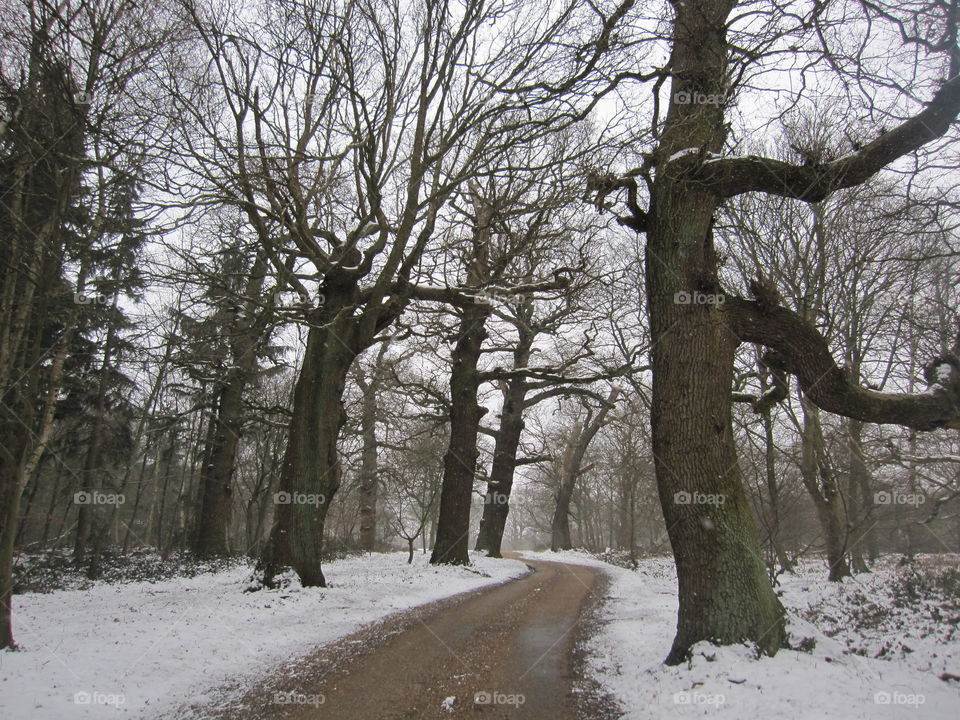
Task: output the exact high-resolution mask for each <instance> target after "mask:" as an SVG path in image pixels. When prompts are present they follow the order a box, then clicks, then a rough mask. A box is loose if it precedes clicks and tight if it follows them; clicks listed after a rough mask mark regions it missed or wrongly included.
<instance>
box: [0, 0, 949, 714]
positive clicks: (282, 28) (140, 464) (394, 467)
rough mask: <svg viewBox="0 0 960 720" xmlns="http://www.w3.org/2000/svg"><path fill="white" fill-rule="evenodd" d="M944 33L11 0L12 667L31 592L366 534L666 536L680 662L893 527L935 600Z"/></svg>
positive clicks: (442, 563) (5, 368)
mask: <svg viewBox="0 0 960 720" xmlns="http://www.w3.org/2000/svg"><path fill="white" fill-rule="evenodd" d="M958 26H960V2H957V0H906V1H905V2H886V1H885V0H876V1H874V0H809V1H804V2H787V1H781V0H747V1H746V2H734V1H733V0H702V1H698V2H693V1H691V0H661V1H660V2H643V1H642V0H555V1H553V2H544V1H541V0H455V1H451V0H404V1H402V2H401V1H400V0H156V1H155V2H149V3H147V2H142V0H8V1H7V2H5V3H4V4H3V5H2V6H0V648H5V649H7V650H8V651H9V652H7V653H0V671H2V670H3V669H4V663H3V661H2V658H9V657H13V655H14V654H19V653H17V652H16V651H18V650H20V651H23V653H24V654H29V649H30V638H31V636H32V634H33V632H34V629H33V623H32V622H30V621H28V622H25V624H24V625H23V630H22V631H21V629H20V624H19V604H20V601H21V597H22V598H23V599H24V602H27V603H29V601H30V598H31V597H32V594H34V593H44V594H47V593H53V594H54V595H56V593H58V592H67V591H70V592H73V591H76V589H77V588H91V587H100V586H105V585H110V584H111V583H125V582H136V581H150V582H153V581H154V580H159V581H165V580H167V579H169V578H171V577H173V578H175V577H177V576H179V574H180V573H184V572H186V573H188V574H197V573H199V574H201V575H202V574H204V573H211V572H212V573H217V572H221V571H224V568H235V567H237V566H238V564H239V565H240V566H242V568H243V572H244V573H245V580H244V582H243V583H241V584H239V585H237V586H236V587H235V588H234V591H233V592H234V593H235V594H237V595H242V594H244V593H243V591H246V596H249V597H257V596H260V597H267V596H269V597H281V596H280V595H277V594H276V593H283V592H287V591H289V588H290V587H291V583H293V584H294V585H295V586H296V588H298V589H299V591H302V592H309V591H310V589H311V588H320V589H324V590H330V591H335V590H336V588H337V587H338V582H339V579H338V573H337V568H338V567H340V566H339V565H338V563H347V565H344V566H343V567H345V568H347V567H353V566H352V565H349V563H353V562H356V563H362V562H363V558H368V561H369V562H371V563H379V562H385V561H383V560H381V559H377V558H380V557H381V556H383V557H389V558H391V561H390V562H391V563H393V564H395V565H399V566H402V565H404V564H406V565H409V566H411V567H418V568H420V569H419V570H416V572H430V570H429V568H431V567H435V568H447V567H448V566H449V567H452V569H450V570H446V569H444V570H438V571H437V572H461V573H462V572H468V571H469V569H470V568H471V567H474V566H476V567H475V568H474V571H475V572H481V573H482V572H487V570H484V568H489V567H496V566H497V565H496V563H493V562H492V561H488V560H486V558H493V559H496V562H497V563H501V565H499V567H501V568H507V567H512V566H510V565H508V564H507V563H510V562H516V561H517V560H518V558H521V555H522V557H536V555H533V553H537V554H542V555H543V558H544V560H547V561H550V557H552V556H553V555H554V554H557V555H556V556H557V557H560V558H567V560H568V561H569V558H571V557H580V556H582V557H584V558H599V559H600V560H601V561H606V562H607V564H612V565H614V566H616V567H619V568H621V570H620V571H626V572H632V573H638V572H640V573H642V572H644V568H645V567H656V568H661V569H659V570H657V572H661V570H662V568H668V569H666V570H662V571H663V572H667V573H675V575H670V577H671V578H675V580H671V581H670V584H669V586H670V588H671V589H670V590H669V592H671V593H673V594H674V595H675V596H676V606H675V607H671V609H670V610H669V612H670V614H671V619H670V623H671V628H670V629H669V630H670V634H671V640H670V642H669V643H668V645H667V646H665V647H662V648H657V649H656V652H657V654H658V663H665V665H666V667H673V666H679V667H681V668H682V667H684V666H685V664H689V663H691V662H692V660H691V658H694V657H696V656H697V652H698V648H702V647H703V643H709V644H711V645H712V646H716V647H718V648H725V647H728V646H740V645H741V644H743V643H747V644H749V646H750V647H752V648H754V650H755V653H756V657H757V658H758V662H762V660H759V658H764V657H767V658H771V657H772V656H775V655H778V653H784V652H794V651H798V650H802V649H803V648H801V647H800V646H801V645H803V643H802V642H801V643H799V645H798V641H797V637H796V632H795V631H794V629H793V625H792V622H791V620H790V618H791V613H794V608H793V606H792V605H790V604H789V602H788V600H789V598H788V599H787V600H784V599H783V598H782V596H783V594H784V590H783V588H784V587H787V586H786V585H783V583H785V582H786V583H789V582H790V581H789V578H790V577H791V576H793V577H796V576H797V575H796V573H798V572H801V571H802V572H804V573H807V575H806V576H805V577H809V578H815V579H816V580H817V581H818V582H819V581H820V580H823V581H825V583H824V585H823V587H824V588H827V590H824V592H833V591H832V590H829V588H833V587H839V588H842V587H850V585H851V583H862V582H866V583H869V582H870V580H868V578H871V577H874V578H876V577H880V572H881V570H883V571H884V572H886V570H884V568H889V567H893V565H892V564H891V563H893V560H892V559H896V560H898V561H899V563H900V565H899V566H898V567H909V568H914V567H917V566H918V565H916V563H920V565H922V564H923V563H932V564H933V566H935V567H936V568H939V569H938V570H937V571H936V572H938V573H939V575H936V577H937V578H938V580H937V583H939V584H940V586H942V587H945V588H947V589H948V590H949V592H947V594H946V595H945V596H944V598H941V600H940V601H939V602H940V608H941V610H942V617H939V619H938V620H937V623H938V624H939V626H942V627H952V629H953V630H952V631H951V632H954V631H956V628H957V618H958V617H960V614H957V613H958V612H960V569H958V560H960V555H958V553H960V282H958V278H960V242H958V239H960V234H958V220H960V193H958V190H960V173H958V168H960V144H958V142H957V141H958V133H957V129H958V124H957V117H958V114H960V44H958ZM544 551H554V553H553V554H551V553H546V552H544ZM564 551H577V552H578V553H579V555H576V554H574V555H571V554H569V553H567V554H563V552H564ZM518 553H520V555H518ZM558 553H559V554H558ZM501 558H505V559H501ZM510 558H512V559H513V560H510ZM891 558H892V559H891ZM521 559H522V558H521ZM557 562H564V561H562V560H558V561H557ZM585 562H586V560H585ZM590 562H594V560H591V561H590ZM661 562H662V563H666V564H665V565H663V566H662V567H661V565H659V564H657V563H661ZM645 563H647V564H648V565H645ZM650 563H654V564H653V565H650ZM885 563H887V564H885ZM358 567H359V566H358ZM371 567H372V566H371ZM377 567H379V566H377ZM518 567H519V566H518ZM528 567H529V568H537V569H536V572H540V568H539V566H536V563H535V562H531V563H528ZM464 568H466V570H464ZM620 571H618V572H620ZM390 572H393V571H392V570H391V571H390ZM397 572H401V570H398V571H397ZM403 572H406V571H403ZM411 572H413V570H411ZM489 572H494V571H492V570H491V571H489ZM504 572H505V571H504ZM518 572H519V571H518ZM536 572H535V573H534V574H536ZM570 572H574V571H572V570H571V571H570ZM578 572H579V571H578ZM597 572H599V573H602V572H605V571H600V570H598V571H597ZM651 572H652V571H651ZM911 572H912V570H911ZM344 573H346V570H345V571H344ZM340 577H344V578H346V574H344V575H343V576H340ZM364 577H366V576H364ZM412 577H414V576H412ZM415 577H416V578H419V579H417V580H414V581H411V582H424V583H428V584H429V583H430V582H431V581H430V580H429V577H431V576H429V575H426V576H420V575H416V576H415ZM438 577H440V576H438ZM444 577H445V576H444ZM458 577H460V576H458ZM463 577H466V575H463ZM542 577H543V576H542ZM923 577H927V576H923ZM930 577H933V576H930ZM424 578H426V579H424ZM368 581H369V583H371V584H373V585H375V584H376V582H377V577H376V573H373V574H372V575H371V576H370V577H369V578H368V580H365V581H364V583H366V582H368ZM590 582H592V580H591V581H590ZM588 584H589V583H588ZM591 587H592V586H591ZM598 587H599V586H598ZM370 590H371V592H374V593H376V592H377V590H376V588H375V587H371V588H370ZM396 591H397V590H396V588H395V587H394V586H388V585H386V584H385V585H384V586H383V592H384V593H387V594H390V593H394V592H396ZM597 592H599V591H597ZM664 592H667V591H666V590H665V591H664ZM271 593H274V594H273V595H271ZM543 594H544V595H546V594H547V591H546V590H545V591H544V593H543ZM557 594H558V593H555V595H557ZM601 594H602V593H601ZM311 597H312V596H311ZM316 597H318V598H319V597H323V596H322V595H317V596H316ZM71 602H76V601H75V600H74V601H71ZM398 602H399V599H398ZM931 602H932V601H931ZM881 604H882V603H881ZM385 612H386V611H385ZM385 612H384V613H382V614H385ZM584 612H585V611H584ZM316 613H317V614H316V618H317V620H316V622H317V623H318V624H321V625H322V624H323V618H324V613H325V610H324V609H323V607H322V606H318V608H317V609H316ZM951 613H952V614H951ZM504 614H505V615H506V614H507V613H506V611H504ZM377 617H379V615H378V616H377ZM28 618H29V619H30V620H31V621H32V620H33V619H34V616H33V615H28ZM371 619H373V616H371ZM673 623H675V626H673ZM950 637H951V638H953V636H952V635H951V636H950ZM957 637H960V635H958V636H957ZM952 641H953V642H954V643H956V642H957V641H956V640H955V639H954V640H952ZM952 652H953V653H954V654H953V655H950V657H951V658H953V659H952V661H951V662H953V666H952V668H953V672H950V670H951V668H950V667H947V668H943V670H944V672H943V674H944V675H946V676H947V677H943V676H941V677H940V680H941V681H942V682H941V684H944V686H945V687H950V688H952V689H951V690H950V692H952V693H953V698H954V700H953V702H954V709H955V708H956V707H957V705H956V703H957V701H960V697H957V695H956V693H957V691H958V689H960V684H958V683H960V649H957V650H953V651H952ZM10 662H13V661H10ZM71 663H72V661H68V662H67V664H71ZM664 672H666V671H664ZM730 682H732V683H736V680H731V681H730ZM497 687H498V688H499V689H500V690H502V691H503V692H504V693H509V692H510V688H509V687H506V686H497ZM2 692H3V693H4V694H5V693H6V692H7V691H6V690H4V691H2ZM118 692H119V691H118ZM451 692H452V691H451ZM471 692H472V691H471ZM530 692H532V691H530ZM501 696H502V697H511V696H510V695H509V694H508V695H503V693H501ZM528 696H529V697H532V695H529V693H528ZM291 697H292V696H291ZM297 697H300V696H297ZM304 697H313V696H310V695H304ZM320 697H323V696H320ZM451 697H452V695H451ZM489 697H490V698H493V700H491V702H497V701H496V697H497V694H496V692H494V693H493V694H492V695H490V696H489ZM721 697H722V696H721ZM871 697H872V694H871ZM921 697H922V696H921ZM888 701H889V698H888ZM88 702H89V699H88ZM94 702H96V701H94ZM291 702H292V701H291ZM513 702H514V705H515V706H517V702H516V700H514V701H513ZM673 702H674V703H677V702H678V701H677V700H676V699H674V701H673ZM694 702H696V701H694ZM720 702H721V703H722V702H723V701H722V700H721V701H720ZM894 702H896V701H894ZM921 702H922V701H921ZM107 704H109V703H107ZM301 704H302V703H301ZM315 704H316V703H315ZM680 704H682V702H681V703H680ZM450 707H451V708H453V703H451V704H450ZM458 707H459V706H458ZM545 707H546V706H543V708H545ZM543 708H541V709H539V710H538V709H535V708H533V707H532V706H531V703H530V702H527V703H526V705H525V706H524V707H523V708H521V707H519V706H517V707H515V708H514V709H515V710H516V711H517V712H519V713H520V714H517V715H505V716H504V717H553V715H552V714H551V713H548V712H547V711H546V710H545V709H543ZM927 709H928V710H930V709H931V708H929V707H928V708H927ZM521 711H522V712H521ZM331 712H332V711H331ZM368 712H373V711H368ZM438 712H439V711H438ZM450 712H453V710H452V709H451V710H450ZM523 712H526V713H533V714H528V715H525V714H523ZM596 712H597V713H599V711H596ZM581 714H582V713H581ZM111 716H112V715H111ZM193 716H194V715H186V716H184V717H193ZM256 716H257V717H281V716H282V717H286V715H281V714H276V715H274V714H270V713H269V712H266V711H265V712H264V713H263V714H261V715H256ZM322 716H323V717H344V718H346V717H348V715H339V714H337V713H336V712H333V714H326V715H322ZM418 716H422V717H428V715H418ZM440 716H445V715H438V717H440ZM582 716H583V717H601V715H600V714H595V715H590V714H587V715H582ZM945 716H946V715H945ZM18 717H19V716H18ZM25 717H26V716H25ZM38 717H39V715H38ZM64 717H66V715H64ZM84 717H85V716H84ZM89 717H100V715H90V716H89ZM196 717H200V715H196ZM204 717H205V716H204ZM211 717H212V716H211ZM218 717H220V716H218ZM224 717H226V716H224ZM291 717H292V716H291ZM297 717H300V716H299V715H297ZM303 717H307V716H306V715H303ZM310 717H314V716H312V715H311V716H310ZM316 717H321V715H317V716H316ZM349 717H353V715H349ZM368 717H393V716H392V715H388V714H383V715H368ZM397 717H399V716H397ZM429 717H432V715H429ZM602 717H607V716H606V715H603V716H602ZM610 717H618V716H616V715H610ZM630 717H648V716H647V715H640V714H637V715H630ZM657 717H660V716H659V715H658V716H657ZM664 717H666V715H664ZM671 717H672V715H671ZM811 717H819V716H815V715H812V716H811ZM838 717H844V716H843V715H838ZM847 717H854V715H848V716H847ZM857 717H859V716H857ZM937 717H940V716H939V715H937Z"/></svg>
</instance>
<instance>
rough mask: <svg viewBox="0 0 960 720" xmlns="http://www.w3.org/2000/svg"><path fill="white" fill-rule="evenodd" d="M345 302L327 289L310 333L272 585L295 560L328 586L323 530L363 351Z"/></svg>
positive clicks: (268, 575) (280, 499)
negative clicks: (351, 385) (350, 389)
mask: <svg viewBox="0 0 960 720" xmlns="http://www.w3.org/2000/svg"><path fill="white" fill-rule="evenodd" d="M340 308H342V305H340V306H339V308H338V307H337V305H335V304H334V303H333V302H332V298H331V297H330V296H329V295H328V296H327V303H326V304H325V305H324V306H323V307H322V308H321V310H320V312H318V313H317V314H318V316H319V317H318V318H317V321H316V322H315V324H313V325H312V326H311V328H310V331H309V333H308V336H307V348H306V353H305V356H304V359H303V367H302V368H301V369H300V376H299V377H298V378H297V384H296V388H295V390H294V398H293V415H292V417H291V419H290V429H289V436H288V438H287V448H286V452H285V454H284V459H283V467H282V470H281V474H280V483H279V492H278V493H276V494H275V495H274V503H275V511H276V517H275V519H274V527H273V531H272V532H271V537H270V541H269V543H268V547H267V548H266V550H265V555H264V557H263V559H262V569H263V571H264V581H265V582H266V583H267V584H268V585H269V584H272V582H273V577H274V576H275V575H276V574H277V573H278V572H279V571H280V570H281V569H282V568H283V567H292V568H293V569H294V570H296V572H297V574H298V575H299V577H300V582H301V583H302V584H303V585H304V586H305V587H312V586H319V587H325V586H326V579H325V578H324V576H323V571H322V569H321V553H322V550H323V530H324V523H325V521H326V516H327V511H328V509H329V507H330V502H331V501H332V500H333V496H334V494H335V493H336V492H337V489H338V488H339V487H340V477H341V468H340V459H339V456H338V452H337V440H338V438H339V436H340V429H341V428H342V427H343V424H344V423H345V422H346V413H345V412H344V409H343V401H342V399H343V392H344V388H345V387H346V381H347V375H348V373H349V371H350V366H351V364H352V363H353V360H354V357H355V356H356V353H355V352H354V351H353V349H352V344H351V340H352V334H353V331H354V327H353V325H352V323H351V321H350V319H349V318H348V317H347V316H346V311H342V312H340V311H339V310H340Z"/></svg>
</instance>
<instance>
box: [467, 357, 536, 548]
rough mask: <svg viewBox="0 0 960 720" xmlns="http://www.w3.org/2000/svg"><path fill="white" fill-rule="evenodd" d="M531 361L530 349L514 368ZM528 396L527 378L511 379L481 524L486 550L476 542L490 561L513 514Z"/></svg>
mask: <svg viewBox="0 0 960 720" xmlns="http://www.w3.org/2000/svg"><path fill="white" fill-rule="evenodd" d="M529 357H530V353H529V348H527V349H526V351H525V352H522V353H521V354H519V355H515V358H514V367H526V363H527V360H528V359H529ZM526 392H527V381H526V378H523V377H519V376H518V377H514V378H511V379H510V381H509V382H508V384H507V389H506V392H505V393H504V398H503V409H502V410H501V413H500V430H499V432H498V433H497V439H496V444H495V445H494V449H493V465H492V467H491V468H490V482H489V483H488V484H487V497H486V498H485V501H484V505H483V520H482V521H481V523H482V524H481V528H482V529H483V530H484V533H485V535H486V538H485V540H486V543H485V545H486V547H485V548H480V547H479V545H480V538H479V536H478V538H477V545H478V547H477V549H478V550H480V549H486V550H487V555H488V556H489V557H495V558H498V557H501V548H502V545H503V531H504V529H505V528H506V527H507V515H509V513H510V493H511V491H512V490H513V476H514V474H515V473H516V470H517V452H518V451H519V449H520V437H521V435H522V434H523V410H524V404H523V401H524V398H525V396H526Z"/></svg>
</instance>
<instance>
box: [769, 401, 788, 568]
mask: <svg viewBox="0 0 960 720" xmlns="http://www.w3.org/2000/svg"><path fill="white" fill-rule="evenodd" d="M762 389H763V390H766V388H765V387H764V388H762ZM762 420H763V436H764V470H765V472H766V481H767V494H768V496H769V497H770V546H771V547H772V548H773V553H774V556H775V557H776V558H777V563H778V564H779V565H780V568H781V569H782V570H784V571H785V572H792V571H793V561H792V560H791V559H790V558H789V557H787V553H786V552H785V551H784V549H783V543H782V542H781V540H780V484H779V483H778V482H777V466H776V457H775V453H776V445H774V439H773V417H772V415H771V412H770V410H769V409H767V410H765V411H764V413H763V415H762Z"/></svg>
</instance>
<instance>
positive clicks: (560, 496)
mask: <svg viewBox="0 0 960 720" xmlns="http://www.w3.org/2000/svg"><path fill="white" fill-rule="evenodd" d="M582 432H583V425H582V424H581V423H579V422H578V423H577V424H576V425H574V426H573V429H572V430H571V433H570V438H569V440H567V446H566V447H565V448H564V450H563V458H562V459H561V460H560V485H559V487H558V488H557V506H556V507H555V508H554V511H553V520H552V521H551V522H550V549H551V550H552V551H553V552H557V551H558V550H571V549H572V548H573V543H572V542H571V539H570V500H571V498H572V497H573V488H574V484H575V483H576V480H577V472H578V471H577V470H575V469H574V467H573V463H574V460H573V456H574V454H575V452H576V450H575V447H574V446H575V445H576V438H578V437H579V436H580V435H581V434H582Z"/></svg>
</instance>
